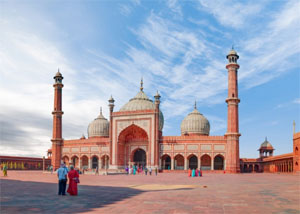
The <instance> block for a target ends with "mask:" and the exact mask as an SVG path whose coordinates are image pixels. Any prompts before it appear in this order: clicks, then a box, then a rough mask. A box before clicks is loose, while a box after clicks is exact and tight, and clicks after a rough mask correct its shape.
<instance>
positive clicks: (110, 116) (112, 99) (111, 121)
mask: <svg viewBox="0 0 300 214" xmlns="http://www.w3.org/2000/svg"><path fill="white" fill-rule="evenodd" d="M114 103H115V100H114V98H113V97H112V95H111V96H110V98H109V100H108V107H109V157H110V158H109V163H110V164H109V165H111V164H112V157H113V155H112V138H113V136H112V134H113V131H112V130H113V116H112V114H113V112H114V107H115V104H114Z"/></svg>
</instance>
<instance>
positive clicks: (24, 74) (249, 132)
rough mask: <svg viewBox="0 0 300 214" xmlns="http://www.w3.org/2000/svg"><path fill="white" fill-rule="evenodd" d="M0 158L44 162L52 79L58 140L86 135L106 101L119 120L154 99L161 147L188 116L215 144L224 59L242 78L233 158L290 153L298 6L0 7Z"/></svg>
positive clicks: (297, 107) (222, 121)
mask: <svg viewBox="0 0 300 214" xmlns="http://www.w3.org/2000/svg"><path fill="white" fill-rule="evenodd" d="M0 30H1V33H0V100H1V102H0V125H1V127H0V128H1V144H0V155H19V156H31V157H42V156H45V155H46V152H47V149H49V148H51V141H50V139H51V137H52V114H51V112H52V110H53V97H54V89H53V83H54V80H53V76H54V75H55V73H56V72H57V70H58V68H59V69H60V72H61V73H62V75H63V76H64V79H63V83H64V88H63V111H64V115H63V138H64V139H78V138H80V137H81V136H82V134H84V135H87V127H88V124H89V123H90V122H91V121H92V120H93V119H94V118H96V117H97V116H98V115H99V109H100V107H101V106H102V107H103V114H104V116H105V117H106V118H108V113H109V110H108V101H107V100H108V99H109V97H110V96H111V95H112V96H113V98H114V99H115V111H118V110H119V109H120V108H121V107H122V106H123V105H124V104H126V103H127V102H128V100H129V99H130V98H132V97H134V96H135V95H136V94H137V93H138V91H139V84H140V80H141V78H143V79H144V91H145V93H146V94H147V95H148V97H149V98H150V99H154V98H153V96H154V95H155V93H156V91H157V90H158V91H159V93H160V94H161V110H162V112H163V114H164V118H165V125H164V129H163V135H164V136H170V135H171V136H174V135H175V136H178V135H180V123H181V121H182V120H183V119H184V117H185V116H186V115H187V114H188V113H190V112H191V111H192V110H193V106H194V102H195V100H196V101H197V108H198V110H199V111H200V112H201V113H202V114H203V115H204V116H205V117H206V118H207V119H208V120H209V122H210V126H211V130H210V135H224V134H225V133H226V126H227V105H226V103H225V99H226V96H227V70H226V68H225V66H226V64H227V59H226V55H227V53H228V52H229V51H230V49H231V48H232V46H234V49H235V50H236V51H237V53H238V55H239V57H240V58H239V60H238V63H239V64H240V69H239V71H238V84H239V98H240V100H241V102H240V105H239V118H240V121H239V122H240V133H241V135H242V136H241V137H240V157H243V158H256V157H258V151H257V149H258V148H259V147H260V144H261V143H262V142H263V141H264V140H265V137H267V139H268V141H269V142H270V143H271V144H272V145H273V147H274V148H275V152H274V154H275V155H278V154H284V153H289V152H292V136H293V121H295V122H296V131H300V88H299V83H300V74H299V68H300V55H299V53H300V37H299V35H300V2H299V1H297V0H268V1H267V0H261V1H234V0H216V1H212V0H198V1H196V0H195V1H177V0H169V1H167V0H165V1H162V0H158V1H154V0H153V1H150V0H148V1H142V0H132V1H130V0H128V1H125V0H124V1H117V0H114V1H108V0H107V1H104V0H103V1H96V0H93V1H91V0H90V1H75V0H74V1H69V0H68V1H67V0H66V1H58V0H54V1H33V0H29V1H26V2H25V1H14V0H12V1H5V0H2V1H0Z"/></svg>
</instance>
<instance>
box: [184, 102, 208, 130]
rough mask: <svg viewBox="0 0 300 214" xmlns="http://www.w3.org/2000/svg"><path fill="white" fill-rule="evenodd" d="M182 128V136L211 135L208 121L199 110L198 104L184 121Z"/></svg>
mask: <svg viewBox="0 0 300 214" xmlns="http://www.w3.org/2000/svg"><path fill="white" fill-rule="evenodd" d="M180 128H181V135H186V134H195V135H209V131H210V125H209V122H208V120H207V119H206V118H205V117H204V116H203V115H202V114H201V113H200V112H199V111H198V110H197V108H196V104H195V108H194V110H193V111H192V112H191V113H189V114H188V116H186V117H185V118H184V119H183V121H182V122H181V126H180Z"/></svg>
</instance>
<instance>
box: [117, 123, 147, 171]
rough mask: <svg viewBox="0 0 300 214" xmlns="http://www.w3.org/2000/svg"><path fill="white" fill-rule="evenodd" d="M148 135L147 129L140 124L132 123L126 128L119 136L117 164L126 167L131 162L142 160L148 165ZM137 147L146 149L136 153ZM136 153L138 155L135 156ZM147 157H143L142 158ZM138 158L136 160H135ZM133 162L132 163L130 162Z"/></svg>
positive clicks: (142, 162)
mask: <svg viewBox="0 0 300 214" xmlns="http://www.w3.org/2000/svg"><path fill="white" fill-rule="evenodd" d="M148 142H149V141H148V135H147V133H146V131H145V130H144V129H142V128H140V127H139V126H137V125H135V124H132V125H130V126H128V127H127V128H125V129H124V130H123V131H122V132H121V133H120V135H119V137H118V149H117V157H118V158H117V165H118V166H120V167H124V168H125V167H126V166H127V165H128V164H129V163H130V162H141V163H140V164H143V165H146V162H147V159H146V152H147V150H146V149H147V146H148ZM136 147H139V148H140V149H141V147H142V148H143V149H141V150H143V151H144V153H143V152H142V151H139V152H138V153H137V154H135V152H137V151H136V149H135V148H136ZM142 153H143V154H142ZM135 155H136V157H134V156H135ZM143 157H144V158H145V160H144V159H142V158H143ZM135 158H137V159H136V161H134V160H135ZM130 164H131V163H130Z"/></svg>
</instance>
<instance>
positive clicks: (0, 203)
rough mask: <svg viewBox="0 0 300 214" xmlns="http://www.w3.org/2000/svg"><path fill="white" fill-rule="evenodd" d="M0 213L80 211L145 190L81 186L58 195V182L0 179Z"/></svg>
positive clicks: (111, 202)
mask: <svg viewBox="0 0 300 214" xmlns="http://www.w3.org/2000/svg"><path fill="white" fill-rule="evenodd" d="M0 187H1V192H0V196H1V197H0V213H1V214H4V213H81V212H88V211H91V210H92V209H94V208H101V207H104V206H106V205H109V204H113V203H116V202H118V201H121V200H124V199H126V198H130V197H133V196H135V195H138V194H141V193H142V192H143V191H141V190H138V189H133V188H127V187H112V186H87V185H79V186H78V192H79V195H78V196H69V195H67V196H59V195H58V194H57V190H58V185H57V184H55V183H42V182H32V181H18V180H4V179H3V180H0Z"/></svg>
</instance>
